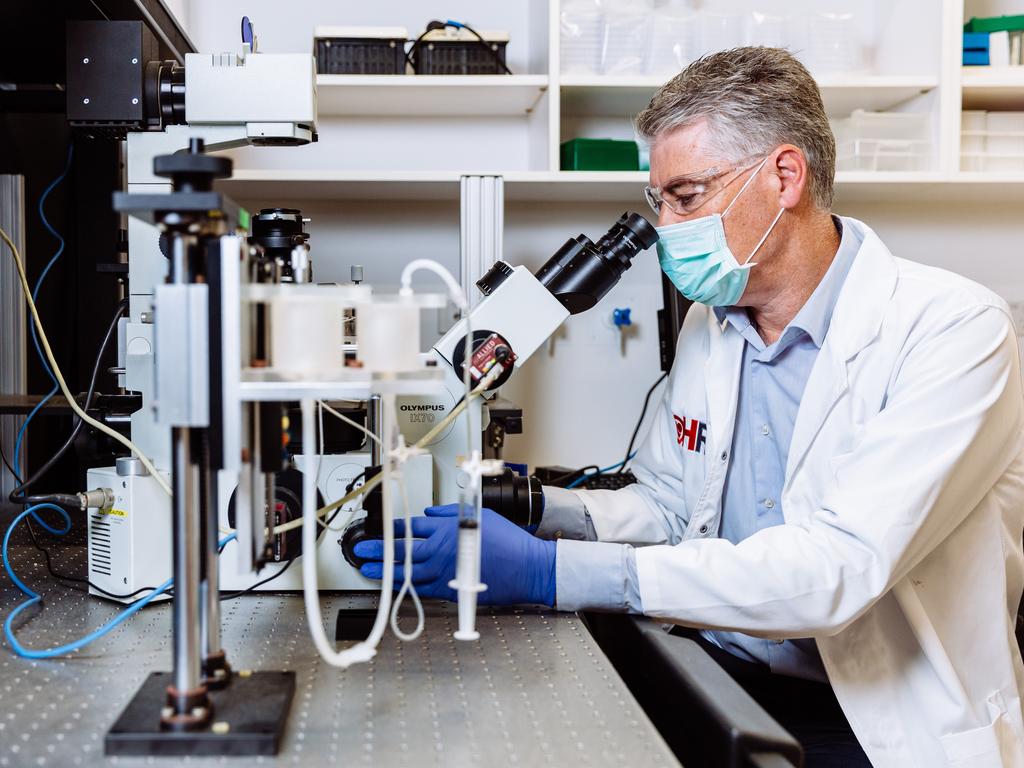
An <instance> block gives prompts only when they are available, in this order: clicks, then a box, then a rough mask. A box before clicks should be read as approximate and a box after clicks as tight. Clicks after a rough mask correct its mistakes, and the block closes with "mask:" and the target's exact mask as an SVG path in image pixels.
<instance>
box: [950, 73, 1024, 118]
mask: <svg viewBox="0 0 1024 768" xmlns="http://www.w3.org/2000/svg"><path fill="white" fill-rule="evenodd" d="M961 82H962V83H963V106H964V109H999V110H1001V109H1017V110H1024V67H964V68H963V73H962V75H961Z"/></svg>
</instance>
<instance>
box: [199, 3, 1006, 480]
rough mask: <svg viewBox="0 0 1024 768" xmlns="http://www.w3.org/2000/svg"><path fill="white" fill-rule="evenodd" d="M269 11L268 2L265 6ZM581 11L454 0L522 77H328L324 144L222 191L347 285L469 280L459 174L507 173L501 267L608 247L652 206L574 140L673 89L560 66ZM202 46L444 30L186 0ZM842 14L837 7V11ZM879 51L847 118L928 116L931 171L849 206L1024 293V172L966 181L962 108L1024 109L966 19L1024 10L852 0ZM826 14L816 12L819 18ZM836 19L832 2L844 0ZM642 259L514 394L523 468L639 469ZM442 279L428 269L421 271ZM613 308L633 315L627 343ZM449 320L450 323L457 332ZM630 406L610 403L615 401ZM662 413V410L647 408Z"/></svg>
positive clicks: (903, 251) (255, 159) (254, 162)
mask: <svg viewBox="0 0 1024 768" xmlns="http://www.w3.org/2000/svg"><path fill="white" fill-rule="evenodd" d="M263 1H264V0H260V2H263ZM565 1H566V0H519V1H518V2H515V3H508V2H499V0H449V1H448V4H447V5H446V6H445V9H444V13H446V14H448V15H449V17H450V18H456V19H464V20H466V21H469V22H470V23H475V25H476V26H478V27H479V28H488V29H490V28H495V29H507V30H508V31H509V33H510V37H511V43H510V46H509V62H510V66H511V68H512V70H513V71H514V72H515V73H516V74H515V75H513V76H491V77H475V78H464V77H443V78H439V77H419V76H395V77H386V78H385V77H366V78H364V77H348V76H321V77H320V78H319V89H318V95H319V106H320V110H319V115H320V142H319V143H318V144H316V145H311V146H308V147H301V148H280V149H277V148H254V149H251V150H246V151H244V152H236V153H233V156H234V158H235V161H236V162H235V172H234V177H233V178H232V179H230V180H226V181H223V182H220V183H219V184H218V186H219V188H221V189H223V190H225V191H227V192H228V194H230V196H231V197H232V198H234V199H235V200H237V201H238V202H239V203H241V204H243V205H246V206H247V207H249V208H251V209H257V208H258V207H263V206H267V205H294V206H295V207H299V208H301V209H302V210H303V212H304V213H305V214H307V215H309V216H310V217H311V218H312V224H311V226H310V231H311V234H312V244H313V254H314V261H315V263H316V268H315V272H316V274H317V275H318V279H322V280H327V281H331V280H345V279H347V276H348V274H349V272H348V270H349V267H350V265H352V264H363V265H365V267H366V276H367V280H368V281H370V282H372V283H373V284H374V286H375V288H378V287H379V288H380V289H381V290H382V291H383V292H388V291H390V290H394V289H395V287H396V286H397V280H398V275H399V274H400V273H401V269H402V266H403V265H404V264H406V263H407V262H408V260H409V259H410V258H412V257H414V256H429V257H432V258H436V259H438V260H440V261H442V263H445V264H446V265H447V266H448V267H449V268H451V269H452V270H454V271H457V270H458V269H459V268H460V203H461V200H460V195H461V184H460V177H461V175H462V174H463V173H473V174H482V173H488V174H500V175H501V176H502V177H503V178H504V199H505V202H506V206H505V211H504V214H505V215H504V226H503V233H504V238H503V248H504V252H503V256H504V258H506V259H508V260H509V261H510V262H512V263H515V264H523V265H525V266H527V267H529V268H530V269H537V268H538V267H540V266H541V264H543V262H544V260H546V259H547V258H548V257H549V256H550V254H552V253H554V252H555V250H557V248H558V247H559V246H560V245H561V244H562V243H564V242H565V239H566V237H567V236H569V235H574V234H576V233H579V232H583V233H586V234H588V235H590V236H594V237H596V236H599V235H600V234H601V233H603V232H604V231H605V230H606V229H607V227H608V225H609V224H610V223H611V221H614V218H615V217H616V216H618V215H619V214H620V213H621V212H622V211H623V210H626V209H630V210H634V211H638V212H641V213H647V208H646V205H645V204H644V202H643V198H642V194H641V190H642V187H643V185H644V184H645V183H646V182H647V174H646V173H645V172H626V173H619V172H563V171H561V170H560V169H559V153H558V150H559V145H560V143H561V142H562V141H563V140H565V139H567V138H571V137H573V136H594V137H603V136H608V137H613V138H631V137H632V129H631V125H630V120H629V118H630V116H631V115H632V114H634V113H635V112H636V110H637V109H640V108H642V107H643V106H644V105H646V103H647V100H649V98H650V96H651V94H653V92H654V90H655V89H656V88H657V87H658V86H659V85H660V84H661V82H662V81H663V80H664V79H666V78H663V77H648V76H636V77H609V76H596V75H582V74H571V73H568V72H567V73H564V74H563V73H562V70H561V66H560V63H561V61H560V31H559V24H560V12H561V10H562V3H563V2H565ZM189 2H190V3H191V5H192V7H193V9H194V12H193V14H192V15H193V18H195V19H201V20H202V28H201V29H197V30H193V29H190V30H189V32H190V34H191V35H192V36H193V39H195V40H196V43H197V45H198V46H199V47H200V48H201V49H202V50H209V51H217V50H231V49H233V48H234V47H235V46H236V43H235V38H236V36H237V20H238V18H239V17H240V16H241V15H242V14H249V15H251V16H252V15H254V16H255V18H256V21H257V24H259V22H260V21H261V20H267V19H273V20H274V24H273V26H272V27H268V26H266V25H265V26H263V27H262V34H261V43H262V45H263V48H264V50H279V51H281V50H283V51H288V50H291V51H297V50H309V49H310V45H311V42H312V30H313V26H314V25H315V24H342V23H344V24H365V25H380V24H382V23H387V24H391V23H397V24H401V25H403V26H406V27H407V28H408V29H409V30H410V32H413V31H415V30H417V29H422V28H423V25H424V24H425V23H426V21H427V20H429V19H431V18H433V15H432V14H433V13H436V12H439V11H436V10H433V11H432V10H431V9H430V8H428V7H426V6H424V5H423V4H421V3H417V2H414V0H399V1H398V2H393V3H388V4H378V5H379V6H380V7H375V6H373V5H372V4H339V3H331V2H328V0H304V2H303V4H302V6H301V11H299V12H292V11H290V12H288V13H283V12H281V11H280V10H279V7H278V6H274V5H272V4H269V3H264V5H263V6H262V7H253V6H252V2H251V0H249V2H246V3H243V2H242V0H222V2H218V3H208V2H204V0H189ZM837 2H838V0H837ZM849 2H850V3H852V4H854V6H855V13H856V14H857V16H858V19H859V21H862V22H863V23H862V24H861V26H860V28H859V30H858V39H859V41H860V43H861V45H863V47H864V49H865V50H866V51H867V50H869V51H871V58H870V61H869V64H870V66H869V67H868V68H867V71H866V73H865V72H852V71H851V72H848V73H842V74H832V75H821V76H819V78H818V82H819V85H820V86H821V89H822V95H823V99H824V101H825V104H826V108H827V110H828V111H829V113H830V115H831V116H833V117H837V116H842V115H844V114H849V112H850V111H852V110H853V109H857V108H862V109H868V110H872V109H885V110H895V111H913V112H921V113H925V114H927V115H929V118H930V126H931V127H932V129H933V142H934V146H935V148H936V149H935V152H934V157H933V158H932V160H933V162H932V167H931V170H929V171H927V172H906V173H867V172H861V173H840V174H839V175H838V177H837V179H836V208H837V210H838V211H839V212H841V213H843V214H846V215H852V216H855V217H857V218H860V219H862V220H864V221H866V222H867V223H868V224H869V225H870V226H872V227H873V228H874V229H875V230H876V231H877V232H878V233H879V235H880V236H881V237H882V238H883V240H884V241H885V242H886V243H887V245H889V246H890V248H891V249H892V250H893V252H894V253H895V254H897V255H899V256H902V257H906V258H910V259H915V260H919V261H922V262H925V263H929V264H933V265H935V266H940V267H945V268H948V269H952V270H954V271H957V272H961V273H962V274H965V275H966V276H968V277H971V278H973V279H975V280H977V281H979V282H981V283H983V284H985V285H987V286H988V287H990V288H992V289H994V290H996V291H998V292H999V293H1000V294H1001V295H1003V296H1004V297H1005V298H1007V299H1008V300H1010V301H1020V302H1024V276H1022V275H1024V273H1021V271H1020V270H1019V267H1018V261H1019V258H1018V254H1019V250H1020V249H1019V243H1021V242H1024V224H1022V223H1021V217H1020V216H1019V211H1020V210H1021V207H1020V206H1021V205H1022V204H1024V173H1012V174H994V173H978V172H975V173H964V172H960V170H959V168H960V145H961V136H960V123H961V110H962V109H963V108H968V109H970V108H981V109H1024V83H1021V82H1020V77H1019V76H1018V75H1017V73H1016V72H997V71H995V70H982V69H979V68H975V69H973V70H971V71H965V70H964V68H963V67H962V66H961V47H960V39H961V38H960V35H961V32H962V25H963V23H964V21H965V19H966V18H969V17H970V16H985V15H997V14H1001V13H1009V12H1011V11H1013V10H1014V8H1016V7H1019V5H1020V2H1021V0H849ZM695 4H696V5H697V6H698V7H699V8H701V9H710V10H714V11H717V10H718V9H720V8H726V7H727V8H729V9H731V10H735V9H737V8H741V7H742V9H743V12H744V13H748V12H749V11H750V10H751V9H752V8H754V7H755V6H757V5H758V4H759V5H760V7H762V8H766V7H770V8H771V12H773V13H774V12H776V9H780V8H784V9H787V10H792V9H795V8H798V7H799V8H802V9H805V10H807V12H808V14H809V13H810V12H811V11H812V10H816V9H818V8H820V7H822V5H824V4H821V0H695ZM819 4H820V5H819ZM830 7H831V5H830ZM1018 99H1020V100H1021V101H1020V102H1018ZM652 256H653V255H652V254H647V255H646V256H645V257H644V258H639V259H636V260H635V264H634V265H633V267H632V268H631V269H630V270H629V271H628V272H627V273H626V274H625V275H624V276H623V280H622V281H621V282H620V284H619V285H618V286H616V288H615V289H613V291H612V293H610V294H609V296H608V297H606V299H605V300H604V301H603V302H602V304H601V305H600V306H599V307H596V308H595V309H594V310H593V311H591V312H586V313H582V314H580V315H577V316H573V317H571V318H569V320H568V321H567V322H566V323H565V325H564V327H563V328H562V329H561V330H560V332H559V333H558V335H557V336H556V337H555V338H554V339H553V340H552V341H551V343H550V344H546V345H545V348H544V349H543V350H540V351H538V353H537V354H535V355H534V356H533V357H532V358H531V359H530V360H529V361H528V363H527V364H526V365H525V366H523V368H522V370H520V371H519V372H518V373H517V375H516V376H515V377H513V379H512V380H511V381H510V382H509V384H508V385H507V387H506V388H505V389H503V395H504V396H506V397H508V398H509V399H510V400H512V401H514V402H516V403H517V404H518V405H520V406H522V407H523V408H524V412H525V413H526V419H527V425H526V428H525V430H524V434H523V435H516V436H511V437H510V438H509V442H508V446H507V447H508V454H507V455H508V456H509V457H513V458H517V459H521V460H524V461H528V462H529V463H530V464H531V465H536V464H548V463H549V464H564V465H566V466H569V465H578V466H582V465H584V464H590V463H592V462H598V463H601V465H602V466H603V465H604V464H610V463H612V462H614V461H617V460H618V459H619V458H621V452H622V450H623V449H624V447H625V446H624V442H625V441H624V439H623V437H624V436H625V437H628V435H629V434H630V432H631V430H632V429H633V426H634V421H635V419H636V416H637V414H638V413H639V410H640V405H641V401H642V397H643V393H644V392H645V391H646V390H647V388H648V387H649V386H650V384H651V382H652V381H653V380H654V378H655V376H656V375H657V368H658V341H657V331H656V328H657V320H656V317H655V312H656V310H657V308H658V307H660V306H661V302H662V296H661V283H660V280H661V277H660V271H659V268H658V263H657V259H656V258H652ZM423 280H424V281H425V282H426V281H428V280H429V277H427V276H424V277H423ZM612 307H631V308H632V309H633V317H634V328H633V332H634V335H632V336H631V337H630V338H629V339H628V340H627V342H626V344H625V347H624V348H623V345H622V344H621V339H620V336H619V333H618V331H617V329H616V328H615V327H614V326H613V325H612V322H611V308H612ZM450 321H451V318H450V317H447V316H446V317H440V316H439V317H438V319H437V323H436V329H434V330H436V332H437V333H438V334H440V333H442V332H443V331H444V330H445V329H446V328H447V327H448V326H449V325H450ZM612 404H614V407H613V406H612ZM648 418H650V413H649V414H648Z"/></svg>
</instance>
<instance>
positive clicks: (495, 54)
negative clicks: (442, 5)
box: [459, 22, 512, 75]
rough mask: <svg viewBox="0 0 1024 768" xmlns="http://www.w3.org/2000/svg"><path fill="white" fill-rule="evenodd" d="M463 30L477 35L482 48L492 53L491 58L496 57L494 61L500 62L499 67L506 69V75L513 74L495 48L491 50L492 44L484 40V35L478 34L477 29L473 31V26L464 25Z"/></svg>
mask: <svg viewBox="0 0 1024 768" xmlns="http://www.w3.org/2000/svg"><path fill="white" fill-rule="evenodd" d="M459 23H460V24H461V23H462V22H459ZM462 28H463V29H465V30H466V31H467V32H469V33H471V34H473V35H476V39H477V40H479V41H480V44H481V45H482V46H483V47H484V48H486V49H487V52H488V53H490V54H491V56H493V57H494V60H495V61H496V62H498V65H499V66H500V67H501V68H502V69H504V70H505V74H506V75H511V74H512V70H511V69H509V68H508V64H506V63H505V62H504V61H503V60H502V58H501V56H499V55H498V52H497V51H496V50H494V49H493V48H491V44H490V43H488V42H487V41H486V40H484V36H483V35H481V34H480V33H479V32H477V31H476V30H475V29H473V28H472V27H471V26H469V25H468V24H462Z"/></svg>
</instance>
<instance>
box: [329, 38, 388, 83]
mask: <svg viewBox="0 0 1024 768" xmlns="http://www.w3.org/2000/svg"><path fill="white" fill-rule="evenodd" d="M316 71H317V73H319V74H321V75H404V74H405V40H402V39H400V38H392V39H374V38H368V37H318V38H317V39H316Z"/></svg>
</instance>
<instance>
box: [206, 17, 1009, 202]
mask: <svg viewBox="0 0 1024 768" xmlns="http://www.w3.org/2000/svg"><path fill="white" fill-rule="evenodd" d="M561 1H562V0H547V1H546V2H545V1H544V0H531V2H529V3H528V4H526V5H525V6H523V8H522V9H520V11H519V13H520V14H525V16H524V18H525V19H526V20H525V21H524V22H522V23H523V29H522V30H521V32H520V33H517V34H522V35H527V34H528V35H529V36H530V40H529V48H530V51H531V54H530V59H529V61H530V62H531V63H530V68H531V69H533V68H534V67H536V66H538V62H539V63H540V65H543V68H544V69H546V71H545V72H533V73H531V74H515V75H512V76H499V75H494V76H447V77H446V76H416V75H405V76H358V75H320V76H319V77H318V78H317V87H318V101H319V116H320V123H321V142H320V145H319V146H316V147H314V148H311V149H310V150H309V151H306V152H293V151H289V150H264V151H246V152H240V153H238V154H237V155H236V172H235V178H234V179H232V180H230V181H228V182H224V183H223V184H222V185H221V186H222V187H223V188H225V189H227V190H230V191H231V193H232V194H233V195H235V196H236V197H238V198H239V199H241V200H247V199H248V200H253V199H259V200H266V199H269V198H271V197H277V196H281V197H284V198H290V199H320V198H323V199H331V200H346V199H367V198H370V199H372V198H374V197H377V198H382V199H383V198H387V199H401V200H413V199H422V198H423V196H426V197H427V198H428V199H443V200H448V199H452V196H453V195H455V196H457V195H458V189H457V187H458V178H459V176H460V175H461V174H463V173H473V174H480V173H487V174H498V175H502V176H504V177H505V179H506V182H507V197H508V198H509V199H510V200H537V201H571V200H580V201H588V200H608V201H613V200H615V201H631V200H636V199H637V197H636V194H637V187H638V185H642V184H643V179H644V178H645V176H646V174H645V173H639V174H638V173H633V174H619V173H600V172H562V171H560V170H559V153H558V148H559V145H560V144H561V143H562V141H564V140H566V139H568V138H572V137H574V136H596V137H602V136H607V137H612V138H628V137H630V136H631V135H632V131H631V126H630V121H629V118H630V117H631V116H632V115H635V114H636V113H637V112H638V111H639V110H640V109H642V108H643V107H644V106H645V105H646V104H647V102H648V101H649V100H650V97H651V95H652V94H653V93H654V91H655V90H656V89H657V88H658V87H659V86H660V85H661V84H662V83H663V82H664V81H665V79H666V78H665V77H653V76H635V77H612V76H606V75H593V74H565V75H562V74H560V67H559V56H560V54H559V52H560V39H559V35H560V32H559V27H560V13H561ZM717 1H718V2H722V3H725V4H728V3H730V2H731V3H732V4H733V5H735V4H736V3H737V2H740V0H717ZM986 1H987V0H941V3H940V5H941V8H940V13H939V14H938V16H937V18H935V17H933V18H935V20H934V21H932V22H931V23H932V27H931V29H933V30H938V31H937V33H936V34H938V35H940V36H941V39H935V40H923V41H922V40H920V39H916V38H915V39H909V38H907V37H906V36H905V35H904V34H903V32H902V31H901V25H902V24H904V23H905V22H906V21H907V20H908V19H909V18H911V17H912V16H913V14H914V13H915V10H914V9H915V8H917V10H918V11H920V12H925V11H926V10H927V11H928V12H929V13H930V14H934V13H935V8H934V6H935V3H934V2H933V0H899V2H897V3H896V4H895V8H896V10H895V11H892V12H890V11H887V10H884V9H882V5H883V3H882V0H871V1H869V2H866V3H865V18H866V19H867V21H868V22H870V23H873V24H875V25H876V29H875V34H876V36H877V37H878V40H879V41H880V42H878V46H879V50H878V51H876V53H875V57H876V59H877V61H876V67H875V72H876V73H873V74H856V73H849V74H828V75H822V76H821V77H819V78H818V81H819V85H820V87H821V91H822V97H823V100H824V102H825V106H826V110H827V111H828V113H829V115H830V117H842V116H845V115H849V114H850V112H852V111H853V110H854V109H866V110H895V111H919V112H920V111H924V112H927V113H929V114H931V116H932V124H933V135H934V144H935V156H934V163H933V168H932V170H931V171H928V172H914V173H910V172H908V173H876V174H871V173H841V174H840V175H839V176H838V177H837V179H836V183H837V198H838V199H839V200H840V201H845V200H855V201H859V200H871V201H881V200H904V199H905V196H906V195H907V194H914V195H924V196H925V198H926V199H956V198H957V197H958V196H960V195H963V194H965V193H969V194H970V195H971V196H972V198H974V199H993V200H998V199H1004V198H1005V196H1006V195H1008V194H1009V195H1011V196H1012V198H1013V199H1019V197H1020V193H1018V192H1017V191H1016V189H1015V187H1014V185H1015V183H1016V182H1018V181H1020V179H1018V178H1017V175H1001V174H966V173H961V172H960V171H959V165H960V163H959V156H960V110H961V109H975V108H983V109H1010V108H1021V109H1024V71H1019V70H1018V69H1014V68H1009V69H1002V70H989V69H987V68H963V67H961V66H960V61H959V58H960V54H959V51H960V46H959V38H960V31H961V25H962V23H963V20H964V18H965V16H967V15H969V14H971V13H975V12H978V11H977V8H976V7H975V6H977V4H978V3H979V2H986ZM714 4H715V3H714V2H712V0H704V6H709V7H710V6H712V5H714ZM918 6H919V7H918ZM486 10H487V9H486V8H483V7H482V8H481V9H480V10H479V12H478V15H479V16H481V17H483V16H485V13H486ZM980 10H981V12H985V11H986V10H987V6H980ZM883 11H884V12H883ZM923 34H924V31H921V32H920V34H919V35H918V37H920V35H923ZM545 39H546V46H547V50H546V56H545V55H543V49H544V42H545ZM512 40H513V42H512V45H513V46H514V45H515V44H516V42H517V35H516V34H513V37H512ZM894 47H896V48H897V50H895V51H893V50H891V49H892V48H894ZM902 48H906V50H902ZM538 51H541V54H538V53H537V52H538ZM1020 69H1022V70H1024V68H1020ZM410 122H411V123H412V125H411V126H410ZM400 136H402V137H408V138H406V139H405V140H402V141H400V142H399V143H397V144H396V137H400ZM410 141H414V142H415V146H413V145H412V144H411V143H409V142H410ZM986 185H991V186H986Z"/></svg>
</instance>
